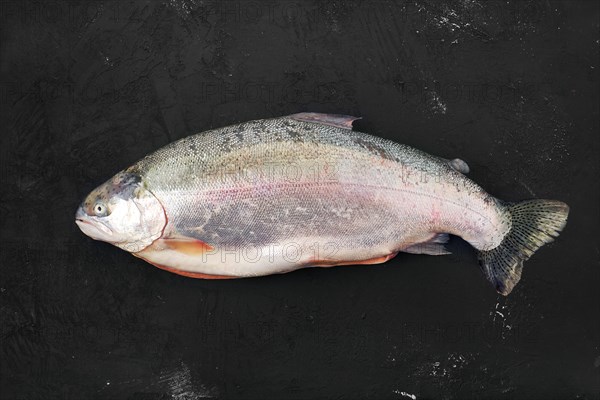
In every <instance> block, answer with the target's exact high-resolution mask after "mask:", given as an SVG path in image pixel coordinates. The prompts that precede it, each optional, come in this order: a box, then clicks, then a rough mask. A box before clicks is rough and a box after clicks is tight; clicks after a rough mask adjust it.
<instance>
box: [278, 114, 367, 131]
mask: <svg viewBox="0 0 600 400" xmlns="http://www.w3.org/2000/svg"><path fill="white" fill-rule="evenodd" d="M288 118H291V119H295V120H296V121H303V122H315V123H317V124H323V125H329V126H335V127H337V128H342V129H350V130H352V122H354V121H356V120H357V119H361V118H362V117H352V116H350V115H342V114H321V113H299V114H292V115H289V116H288Z"/></svg>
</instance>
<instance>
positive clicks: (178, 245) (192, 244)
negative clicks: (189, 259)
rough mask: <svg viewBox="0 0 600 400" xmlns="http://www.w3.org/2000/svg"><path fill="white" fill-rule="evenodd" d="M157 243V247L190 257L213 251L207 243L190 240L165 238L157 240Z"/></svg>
mask: <svg viewBox="0 0 600 400" xmlns="http://www.w3.org/2000/svg"><path fill="white" fill-rule="evenodd" d="M157 242H158V243H157V246H163V247H165V248H168V249H171V250H174V251H177V252H179V253H183V254H187V255H190V256H197V255H201V254H204V253H207V252H209V251H212V250H214V248H213V247H212V246H211V245H209V244H208V243H204V242H203V241H201V240H198V239H192V238H166V239H158V240H157Z"/></svg>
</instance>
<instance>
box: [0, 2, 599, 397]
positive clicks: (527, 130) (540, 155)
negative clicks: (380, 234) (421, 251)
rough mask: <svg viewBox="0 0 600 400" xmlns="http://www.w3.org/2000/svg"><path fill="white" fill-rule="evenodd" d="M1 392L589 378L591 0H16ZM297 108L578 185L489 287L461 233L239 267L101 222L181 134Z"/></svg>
mask: <svg viewBox="0 0 600 400" xmlns="http://www.w3.org/2000/svg"><path fill="white" fill-rule="evenodd" d="M0 11H1V28H0V30H1V44H0V45H1V62H0V65H1V93H0V95H1V97H0V99H1V105H2V115H1V120H0V126H1V129H2V135H1V137H0V140H1V150H0V152H1V169H0V175H1V187H2V191H1V201H0V212H1V235H2V237H1V239H2V242H1V243H2V245H1V246H2V251H1V260H2V264H1V281H0V282H1V284H0V298H1V316H2V321H1V340H2V343H1V349H2V350H1V353H0V357H1V368H0V371H1V385H0V397H1V398H2V399H38V398H40V399H41V398H65V399H79V398H103V399H113V398H114V399H171V398H173V399H191V398H197V397H201V396H207V397H216V398H232V399H233V398H235V399H237V398H240V399H242V398H257V399H258V398H260V399H268V398H272V399H280V398H291V399H299V398H336V399H338V398H339V399H342V398H377V399H380V398H381V399H383V398H388V399H408V398H415V397H416V398H418V399H423V398H483V397H486V398H500V399H502V398H506V399H509V398H511V399H512V398H521V399H531V398H545V399H547V398H573V399H574V398H585V399H591V398H598V397H597V396H598V394H599V391H600V384H599V371H600V349H599V348H598V345H599V342H600V340H599V322H598V321H600V318H599V316H600V315H599V314H600V313H599V296H598V293H599V292H598V285H599V283H600V282H599V262H598V257H599V252H598V243H599V235H598V226H599V207H598V204H599V187H598V177H599V165H598V154H599V153H598V152H599V140H598V136H597V132H598V120H599V118H598V112H599V111H598V110H599V101H598V100H599V90H598V67H599V66H598V51H599V41H598V40H599V35H598V30H599V23H598V21H599V12H598V3H597V2H593V1H584V2H554V1H540V2H537V1H508V2H505V1H502V2H484V1H477V0H460V1H447V2H433V1H431V2H430V1H416V2H406V1H401V0H399V1H385V0H382V1H373V2H367V1H349V2H342V1H335V0H334V1H329V2H325V1H323V2H319V1H310V2H300V1H282V2H279V1H269V2H266V3H263V2H255V1H242V0H229V1H225V2H213V1H200V0H165V1H145V2H144V1H123V2H121V1H104V0H102V1H99V0H90V1H86V2H77V1H67V2H53V1H49V2H41V1H29V2H21V1H18V0H17V1H2V2H1V3H0ZM301 111H317V112H331V113H345V114H351V115H360V116H362V117H363V118H364V119H363V120H362V121H360V122H359V123H358V124H357V125H358V128H359V129H360V130H363V131H366V132H369V133H372V134H375V135H379V136H382V137H386V138H390V139H393V140H396V141H399V142H403V143H407V144H410V145H413V146H415V147H417V148H420V149H423V150H425V151H428V152H430V153H433V154H437V155H441V156H446V157H461V158H463V159H465V160H466V161H467V162H468V163H469V164H470V166H471V169H472V173H471V174H470V176H471V177H472V179H474V180H475V181H476V182H478V183H479V184H480V185H482V186H483V187H484V188H486V189H487V190H488V191H489V192H490V193H492V194H494V195H496V196H497V197H499V198H502V199H505V200H519V199H526V198H553V199H559V200H562V201H565V202H567V203H568V204H569V205H570V206H571V215H570V219H569V223H568V225H567V227H566V229H565V230H564V232H563V234H562V235H561V237H560V238H559V240H557V241H556V242H555V243H553V244H551V245H548V246H546V247H545V248H543V249H542V250H541V251H540V252H539V253H538V254H536V255H535V256H534V257H533V258H532V259H531V260H530V261H528V262H527V263H526V266H525V271H524V277H523V279H522V281H521V283H520V284H519V286H518V287H517V289H516V290H515V291H514V292H513V294H511V295H510V296H509V297H508V298H503V297H502V296H499V295H497V294H496V293H495V292H494V290H493V289H492V288H491V287H490V285H489V284H488V283H487V282H486V281H485V279H484V278H483V276H482V274H481V273H480V271H479V270H478V267H477V265H476V262H475V258H474V255H473V253H472V252H471V251H470V250H469V248H468V246H466V245H465V244H464V242H461V241H460V240H458V239H454V240H453V242H452V248H453V250H454V251H455V254H454V255H452V256H446V257H431V256H417V255H408V254H401V255H399V256H398V257H396V258H395V259H394V260H393V261H390V262H388V263H386V264H384V265H379V266H366V267H365V266H363V267H339V268H334V269H313V270H303V271H299V272H295V273H291V274H287V275H282V276H270V277H265V278H259V279H246V280H236V281H202V280H194V279H188V278H183V277H180V276H176V275H173V274H169V273H167V272H164V271H161V270H159V269H156V268H153V267H152V266H150V265H149V264H146V263H144V262H143V261H141V260H139V259H136V258H135V257H132V256H131V255H129V254H127V253H126V252H123V251H121V250H119V249H117V248H115V247H113V246H111V245H108V244H105V243H100V242H95V241H92V240H90V239H89V238H87V237H85V236H84V235H83V234H82V233H81V232H80V231H79V230H78V228H77V227H76V225H75V224H74V218H73V215H74V212H75V209H76V206H77V205H78V203H79V202H80V201H81V200H82V198H83V197H84V196H85V195H86V194H87V193H88V192H89V191H90V190H91V189H92V188H94V187H95V186H96V185H98V184H99V183H101V182H103V181H104V180H106V179H107V178H109V177H110V176H112V175H113V174H114V173H115V172H117V171H118V170H120V169H122V168H124V167H127V166H128V165H130V164H132V163H133V162H135V161H136V160H137V159H139V158H140V157H142V156H144V155H145V154H147V153H149V152H151V151H153V150H155V149H157V148H159V147H161V146H163V145H165V144H167V143H169V142H171V141H173V140H174V139H177V138H181V137H184V136H187V135H189V134H192V133H197V132H200V131H203V130H206V129H209V128H215V127H219V126H223V125H227V124H230V123H235V122H240V121H246V120H251V119H258V118H264V117H271V116H280V115H286V114H290V113H296V112H301Z"/></svg>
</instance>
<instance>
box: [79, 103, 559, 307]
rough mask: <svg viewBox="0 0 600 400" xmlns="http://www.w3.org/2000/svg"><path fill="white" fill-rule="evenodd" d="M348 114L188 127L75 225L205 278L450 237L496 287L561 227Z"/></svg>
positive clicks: (339, 259) (371, 254)
mask: <svg viewBox="0 0 600 400" xmlns="http://www.w3.org/2000/svg"><path fill="white" fill-rule="evenodd" d="M355 119H357V118H354V117H350V116H343V115H326V114H316V113H303V114H295V115H291V116H287V117H280V118H273V119H265V120H257V121H250V122H246V123H242V124H237V125H232V126H228V127H225V128H221V129H215V130H211V131H207V132H203V133H199V134H197V135H193V136H189V137H187V138H184V139H181V140H179V141H176V142H174V143H171V144H169V145H167V146H166V147H163V148H162V149H160V150H158V151H156V152H154V153H152V154H150V155H148V156H146V157H145V158H143V159H142V160H140V161H139V162H137V163H136V164H134V165H133V166H131V167H129V168H127V169H126V170H124V171H122V172H119V173H118V174H117V175H115V176H114V177H113V178H112V179H110V180H109V181H107V182H106V183H104V184H103V185H101V186H99V187H98V188H97V189H95V190H94V191H92V192H91V193H90V194H89V196H88V197H87V198H86V199H85V201H84V202H83V203H82V204H81V206H80V207H79V209H78V210H77V215H76V222H77V224H78V225H79V227H80V229H81V230H82V231H83V232H84V233H85V234H86V235H88V236H90V237H91V238H93V239H97V240H103V241H106V242H109V243H112V244H114V245H115V246H118V247H120V248H122V249H124V250H127V251H129V252H131V253H133V254H134V255H135V256H137V257H140V258H142V259H144V260H146V261H148V262H149V263H151V264H153V265H155V266H157V267H159V268H162V269H165V270H168V271H171V272H174V273H177V274H180V275H185V276H191V277H197V278H213V279H214V278H236V277H252V276H260V275H268V274H274V273H283V272H289V271H292V270H295V269H298V268H304V267H310V266H327V267H328V266H334V265H350V264H377V263H382V262H385V261H387V260H389V259H390V258H392V257H394V256H395V255H396V254H397V253H398V252H400V251H402V252H407V253H418V254H435V255H438V254H448V252H447V251H446V249H445V248H444V243H445V242H447V240H448V234H452V235H457V236H460V237H461V238H463V239H464V240H466V241H467V242H469V243H470V244H471V245H472V246H473V247H474V248H475V249H476V251H477V253H478V257H479V260H480V265H481V267H482V269H483V271H484V273H485V275H486V277H487V278H488V279H489V280H490V281H491V282H492V284H493V285H494V286H495V287H496V289H497V290H498V292H500V293H502V294H504V295H507V294H508V293H510V291H511V290H512V289H513V287H514V286H515V285H516V284H517V282H518V281H519V279H520V277H521V270H522V268H523V261H525V260H527V259H528V258H529V257H530V256H531V255H532V254H533V253H534V252H535V251H536V250H537V249H538V248H540V247H541V246H542V245H544V244H545V243H548V242H550V241H552V239H553V237H556V236H558V234H559V232H560V231H561V230H562V228H563V227H564V226H565V224H566V221H567V215H568V212H569V208H568V206H567V205H566V204H564V203H562V202H559V201H554V200H528V201H524V202H519V203H512V204H511V203H505V202H502V201H500V200H498V199H496V198H494V197H493V196H491V195H489V194H488V193H486V192H485V191H484V190H483V189H481V188H480V187H479V186H477V185H476V184H475V183H474V182H472V181H471V180H469V179H468V178H467V177H465V175H464V174H465V173H467V172H468V170H469V168H468V166H467V164H466V163H465V162H464V161H462V160H460V159H454V160H446V159H443V158H439V157H435V156H432V155H429V154H426V153H424V152H421V151H419V150H416V149H413V148H411V147H408V146H405V145H402V144H398V143H394V142H391V141H389V140H385V139H381V138H378V137H375V136H370V135H368V134H365V133H361V132H356V131H353V130H352V122H353V121H354V120H355Z"/></svg>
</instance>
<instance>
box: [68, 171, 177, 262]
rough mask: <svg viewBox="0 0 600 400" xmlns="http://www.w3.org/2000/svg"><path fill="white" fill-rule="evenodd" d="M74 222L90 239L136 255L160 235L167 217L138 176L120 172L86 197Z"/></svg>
mask: <svg viewBox="0 0 600 400" xmlns="http://www.w3.org/2000/svg"><path fill="white" fill-rule="evenodd" d="M75 222H76V223H77V225H78V226H79V229H81V231H82V232H83V233H84V234H86V235H87V236H89V237H91V238H92V239H95V240H101V241H104V242H108V243H111V244H113V245H115V246H117V247H120V248H122V249H123V250H126V251H129V252H132V253H136V252H138V251H141V250H143V249H145V248H146V247H148V246H149V245H151V244H152V243H153V242H154V241H155V240H156V239H158V238H159V237H160V236H161V235H162V233H163V230H164V228H165V226H166V225H167V217H166V215H165V210H164V208H163V206H162V204H161V203H160V201H159V200H158V199H157V198H156V197H155V196H154V195H153V194H152V193H151V192H150V191H149V190H148V189H147V188H146V187H145V185H144V183H143V181H142V178H141V177H140V176H139V175H137V174H134V173H130V172H120V173H118V174H117V175H115V176H114V177H113V178H111V179H110V180H108V181H107V182H105V183H104V184H102V185H100V186H98V187H97V188H96V189H94V190H93V191H92V192H91V193H90V194H89V195H88V196H87V197H86V199H85V200H84V201H83V203H81V205H80V206H79V208H78V209H77V212H76V214H75Z"/></svg>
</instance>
